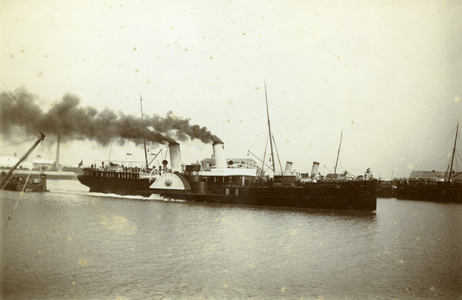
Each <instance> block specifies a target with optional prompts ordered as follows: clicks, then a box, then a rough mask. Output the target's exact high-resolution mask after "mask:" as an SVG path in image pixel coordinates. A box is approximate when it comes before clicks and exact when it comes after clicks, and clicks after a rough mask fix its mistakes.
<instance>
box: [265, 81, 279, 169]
mask: <svg viewBox="0 0 462 300" xmlns="http://www.w3.org/2000/svg"><path fill="white" fill-rule="evenodd" d="M265 99H266V115H267V117H268V131H269V139H270V147H271V161H272V163H273V173H274V174H276V167H275V166H274V153H273V138H272V135H271V125H270V118H269V109H268V97H267V96H266V82H265Z"/></svg>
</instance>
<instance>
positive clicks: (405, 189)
mask: <svg viewBox="0 0 462 300" xmlns="http://www.w3.org/2000/svg"><path fill="white" fill-rule="evenodd" d="M398 199H406V200H423V201H434V202H452V203H462V184H460V183H448V182H438V183H436V182H435V183H425V184H424V183H415V184H414V183H413V184H406V183H398Z"/></svg>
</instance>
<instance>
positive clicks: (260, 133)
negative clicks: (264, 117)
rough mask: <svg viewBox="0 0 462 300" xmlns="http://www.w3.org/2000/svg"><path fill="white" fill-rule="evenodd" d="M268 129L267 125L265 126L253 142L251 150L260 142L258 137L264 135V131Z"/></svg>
mask: <svg viewBox="0 0 462 300" xmlns="http://www.w3.org/2000/svg"><path fill="white" fill-rule="evenodd" d="M264 131H266V126H265V127H264V128H263V130H262V131H261V132H260V134H259V135H258V136H257V139H256V140H255V142H253V144H252V146H250V148H249V150H251V149H252V147H253V146H254V145H255V144H256V143H257V142H258V138H259V137H260V136H261V135H262V133H263V132H264Z"/></svg>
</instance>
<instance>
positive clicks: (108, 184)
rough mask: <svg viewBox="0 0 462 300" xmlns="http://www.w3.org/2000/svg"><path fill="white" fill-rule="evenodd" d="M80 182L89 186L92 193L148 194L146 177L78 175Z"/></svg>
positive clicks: (149, 193)
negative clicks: (120, 177) (114, 177)
mask: <svg viewBox="0 0 462 300" xmlns="http://www.w3.org/2000/svg"><path fill="white" fill-rule="evenodd" d="M77 179H78V180H79V181H80V183H81V184H83V185H86V186H88V187H89V188H90V192H92V193H106V194H117V195H123V196H150V195H151V194H152V192H150V191H149V190H148V189H149V180H148V179H133V180H131V179H113V178H105V177H95V176H86V175H79V176H77Z"/></svg>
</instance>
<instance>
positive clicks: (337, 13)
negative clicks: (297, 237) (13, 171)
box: [0, 0, 462, 178]
mask: <svg viewBox="0 0 462 300" xmlns="http://www.w3.org/2000/svg"><path fill="white" fill-rule="evenodd" d="M0 8H1V9H0V22H1V24H0V26H1V28H2V34H1V35H0V43H1V44H0V46H1V52H0V55H1V58H0V59H1V60H0V63H1V68H0V79H1V80H2V81H3V82H4V84H5V85H6V87H7V88H8V89H9V90H10V91H11V92H12V93H13V94H14V93H15V91H17V89H18V88H23V89H25V90H27V91H28V92H29V93H32V94H33V95H35V96H36V97H37V98H38V99H40V103H41V105H42V107H43V110H44V111H47V110H48V108H51V107H52V105H53V104H54V103H57V102H59V101H61V99H62V98H63V96H64V95H65V94H66V93H70V94H73V95H75V96H77V97H78V98H80V100H81V103H80V105H81V106H82V107H93V108H95V109H97V110H103V109H104V108H105V107H107V108H110V109H111V110H114V111H115V112H119V111H120V112H123V113H124V114H129V115H134V116H139V115H140V103H139V99H140V94H142V97H143V112H144V114H145V115H152V114H157V115H160V116H165V115H166V114H167V113H168V112H169V111H172V112H173V114H174V115H175V116H178V117H179V118H185V119H190V123H191V124H198V125H200V126H206V127H207V129H208V130H210V131H211V132H212V133H213V134H214V135H216V136H218V137H219V138H220V139H221V140H222V141H223V142H224V143H225V150H226V153H227V157H233V158H236V157H246V156H247V150H250V151H251V152H252V153H254V154H255V155H257V156H262V155H263V152H264V147H265V143H266V135H267V129H266V128H267V119H266V107H265V82H266V90H267V96H268V102H269V113H270V118H271V126H272V127H271V129H272V131H273V135H274V137H275V141H276V147H277V150H278V156H279V158H280V160H281V164H282V166H283V167H284V165H285V162H286V161H292V162H293V163H294V165H293V168H294V169H295V170H296V171H300V172H303V171H310V169H311V164H312V162H313V161H318V162H320V171H321V172H322V173H327V172H329V171H333V169H334V165H335V160H336V155H337V151H338V146H339V141H340V135H341V133H342V130H343V140H342V148H341V152H340V160H339V162H340V166H339V167H338V170H337V171H343V170H348V171H350V172H352V173H354V174H356V175H359V174H361V173H362V172H364V171H365V170H366V169H367V168H371V169H372V171H373V172H374V175H375V176H376V177H378V176H379V175H380V176H381V177H384V178H390V177H391V175H392V174H393V175H394V176H405V177H407V176H409V174H410V172H411V170H412V169H416V167H417V168H420V169H421V168H425V169H426V170H432V169H437V170H441V171H444V170H446V168H447V164H448V161H449V157H448V156H447V155H446V154H447V153H449V152H450V151H451V149H452V146H453V143H454V136H453V135H454V133H455V128H456V125H457V122H459V121H461V120H462V104H461V97H462V18H461V16H462V3H461V1H425V0H424V1H421V0H419V1H417V0H416V1H413V0H406V1H374V0H364V1H362V0H357V1H335V0H322V1H321V0H311V1H300V0H297V1H266V0H265V1H263V0H253V1H205V0H191V1H148V0H139V1H104V2H103V1H86V0H82V1H49V0H47V1H36V0H34V1H9V0H3V1H2V2H1V4H0ZM6 91H7V90H6V88H5V86H3V85H2V86H1V88H0V92H6ZM42 130H43V131H44V132H45V131H46V128H42ZM265 134H266V135H265ZM1 138H2V141H1V142H0V147H1V148H0V155H12V154H13V152H16V151H17V152H19V154H22V152H24V151H26V149H27V148H28V147H29V145H28V144H27V143H26V144H21V145H20V146H17V147H15V148H14V149H12V147H11V146H9V145H11V144H12V143H14V142H19V141H21V139H19V136H18V138H17V139H11V138H8V139H6V138H5V137H1ZM21 138H22V137H21ZM54 139H55V137H53V136H47V138H46V141H47V142H46V143H45V145H44V147H42V148H41V149H40V151H41V154H42V156H45V157H49V158H52V159H54V157H53V156H54V151H55V148H54V147H55V146H54V145H53V142H54ZM23 140H24V139H23ZM444 141H447V142H448V143H446V144H445V145H444V146H441V143H443V142H444ZM31 143H32V142H30V144H31ZM440 146H441V147H440ZM149 147H150V151H151V152H157V151H158V150H159V149H161V148H162V147H161V146H159V145H149ZM111 148H112V150H111ZM181 149H182V160H183V162H184V163H191V162H196V161H197V160H201V159H203V158H206V157H210V155H211V153H212V146H211V145H210V144H202V143H201V142H198V141H191V142H183V143H182V144H181ZM438 149H439V150H442V152H441V153H442V156H441V155H440V154H434V153H435V151H436V150H438ZM127 152H130V153H133V158H132V160H135V159H137V160H143V159H144V152H143V150H142V148H140V147H139V146H138V147H137V146H135V145H134V144H132V143H125V144H124V145H120V144H119V143H114V144H113V145H112V147H111V146H105V147H102V146H100V145H98V144H97V143H96V142H92V141H74V142H66V143H64V144H63V145H62V147H61V160H60V161H61V163H62V164H64V165H72V166H76V165H77V164H78V162H80V160H82V159H83V161H84V164H87V165H89V164H91V163H93V161H94V160H98V159H108V157H109V155H111V159H114V160H124V159H125V156H126V153H127ZM164 152H165V151H164ZM19 154H18V155H19ZM34 155H35V154H34ZM432 156H433V157H434V158H438V157H441V158H442V159H440V160H439V161H438V162H435V163H433V164H429V165H428V164H426V161H427V160H428V158H429V157H432Z"/></svg>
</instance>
